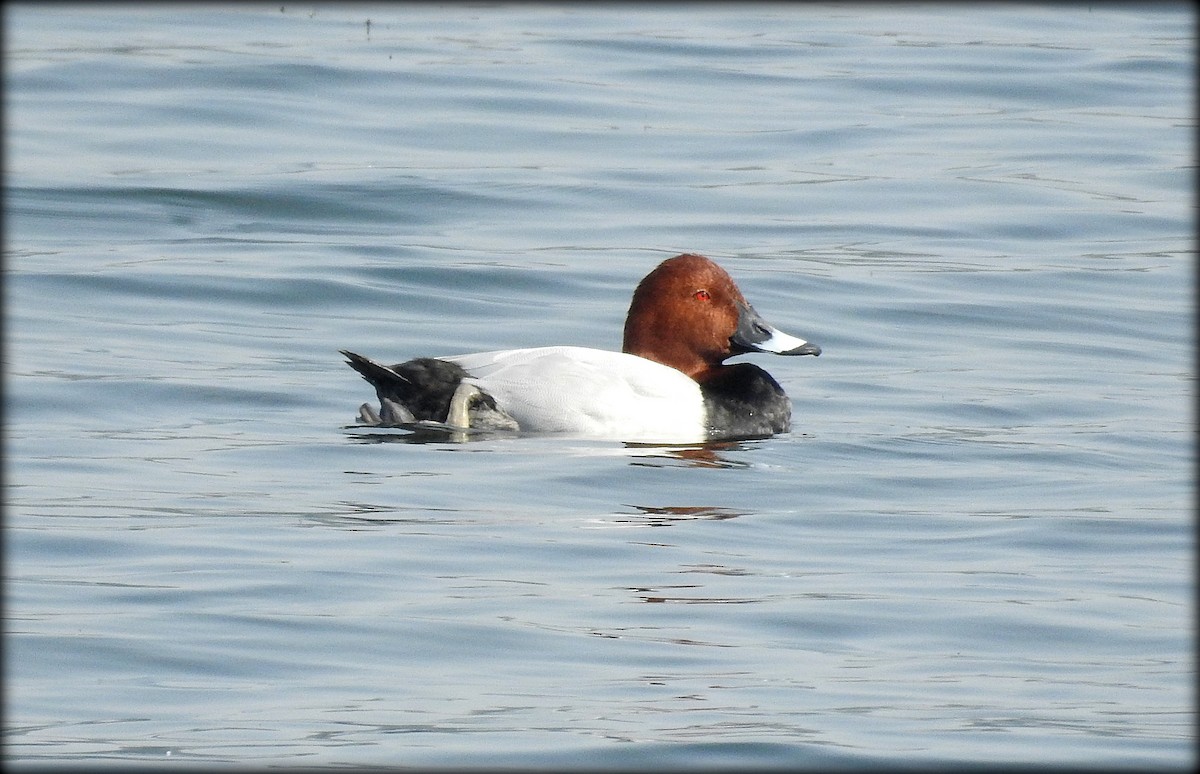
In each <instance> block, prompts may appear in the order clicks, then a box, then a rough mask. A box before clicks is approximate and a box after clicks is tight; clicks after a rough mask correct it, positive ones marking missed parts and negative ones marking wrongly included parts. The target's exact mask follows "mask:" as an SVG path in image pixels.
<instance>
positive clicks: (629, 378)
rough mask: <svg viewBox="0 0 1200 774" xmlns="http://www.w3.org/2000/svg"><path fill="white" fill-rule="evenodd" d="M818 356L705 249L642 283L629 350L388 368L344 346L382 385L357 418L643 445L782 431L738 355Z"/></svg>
mask: <svg viewBox="0 0 1200 774" xmlns="http://www.w3.org/2000/svg"><path fill="white" fill-rule="evenodd" d="M750 352H770V353H774V354H777V355H814V356H815V355H820V354H821V348H820V347H818V346H817V345H816V344H813V343H810V342H808V341H805V340H804V339H800V338H796V337H795V336H790V335H788V334H786V333H783V332H782V331H780V330H778V329H777V328H775V327H773V326H772V325H770V324H768V323H767V322H766V321H765V320H764V319H763V318H762V317H761V316H760V315H759V314H758V312H756V311H755V310H754V308H753V307H752V306H750V304H749V303H748V302H747V301H746V299H745V297H744V296H743V295H742V293H741V291H740V290H738V287H737V285H736V283H734V281H733V278H732V277H730V276H729V274H728V273H727V272H726V271H725V270H724V269H722V268H721V267H720V266H718V265H717V264H716V263H714V262H713V261H712V260H710V259H708V258H705V257H704V256H702V255H695V254H691V253H688V254H684V255H678V256H675V257H674V258H669V259H667V260H665V261H663V262H662V263H660V264H659V265H658V266H657V267H656V268H655V269H654V270H653V271H651V272H650V273H649V274H648V275H646V277H645V278H644V279H643V280H642V281H641V282H640V283H639V284H638V286H637V288H636V289H635V290H634V292H633V299H632V301H631V302H630V304H629V312H628V314H627V316H626V318H625V330H624V343H623V345H622V351H621V352H612V351H608V350H601V349H591V348H587V347H575V346H547V347H532V348H525V349H507V350H498V351H493V352H478V353H473V354H467V355H452V356H448V357H438V358H428V357H423V358H416V359H414V360H409V361H407V362H404V363H399V364H397V365H393V366H385V365H381V364H379V363H376V362H375V361H373V360H371V359H369V358H366V357H363V356H362V355H358V354H355V353H353V352H350V351H347V350H341V353H342V354H343V355H345V356H346V359H347V364H348V365H350V367H351V368H353V369H354V370H356V371H358V372H359V374H361V375H362V377H363V378H364V379H366V380H367V381H368V382H370V383H371V385H372V386H374V387H375V392H376V395H377V397H378V398H379V401H380V410H379V412H376V411H375V410H374V409H373V408H372V407H371V406H369V405H367V404H364V405H363V406H362V407H361V408H360V409H359V421H361V422H364V423H366V424H382V425H406V424H411V423H414V422H417V423H420V422H425V423H430V422H432V423H442V424H445V425H447V426H449V427H452V428H463V429H472V430H503V431H513V430H519V431H521V432H525V433H559V434H569V435H573V436H577V437H588V438H608V439H617V440H623V441H633V442H644V443H697V442H703V441H707V440H717V439H728V438H761V437H766V436H769V435H773V434H776V433H781V432H785V431H787V430H788V428H789V427H790V424H791V416H792V405H791V401H790V400H789V399H788V397H787V394H786V393H785V392H784V391H783V388H782V387H780V386H779V383H778V382H776V381H775V379H774V378H772V377H771V375H770V374H768V373H767V372H766V371H764V370H763V369H762V368H759V367H758V366H756V365H754V364H753V363H735V364H731V365H726V364H725V361H726V360H727V359H729V358H731V357H733V356H735V355H742V354H746V353H750Z"/></svg>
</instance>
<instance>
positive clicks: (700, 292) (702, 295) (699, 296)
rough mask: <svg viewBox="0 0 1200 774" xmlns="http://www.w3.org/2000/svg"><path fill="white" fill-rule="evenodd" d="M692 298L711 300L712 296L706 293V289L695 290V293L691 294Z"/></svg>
mask: <svg viewBox="0 0 1200 774" xmlns="http://www.w3.org/2000/svg"><path fill="white" fill-rule="evenodd" d="M692 298H694V299H696V300H697V301H711V300H712V296H710V295H709V294H708V291H707V290H697V291H696V292H695V293H693V294H692Z"/></svg>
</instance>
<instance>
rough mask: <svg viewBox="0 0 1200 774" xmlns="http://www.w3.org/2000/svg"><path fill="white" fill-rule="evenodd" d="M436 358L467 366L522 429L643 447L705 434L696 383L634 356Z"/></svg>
mask: <svg viewBox="0 0 1200 774" xmlns="http://www.w3.org/2000/svg"><path fill="white" fill-rule="evenodd" d="M442 359H444V360H448V361H450V362H452V363H456V364H458V365H459V366H461V367H462V368H463V369H465V370H466V371H467V372H468V373H469V374H470V375H471V377H470V378H469V379H468V380H467V381H470V382H472V383H474V384H476V385H478V386H479V387H480V388H481V389H483V390H484V391H486V392H488V393H489V394H491V395H492V396H493V397H494V398H495V399H496V402H497V404H498V405H499V406H501V407H503V408H504V410H505V411H507V412H508V413H509V414H510V415H512V417H513V418H514V419H516V421H517V423H518V424H519V425H520V427H521V429H522V430H523V431H526V432H534V433H567V434H572V435H586V436H588V437H593V438H614V439H619V440H625V441H644V442H648V443H654V442H658V443H694V442H699V441H703V440H705V438H706V437H707V433H706V427H705V424H706V423H705V409H704V400H703V397H702V396H701V393H700V387H699V385H698V384H696V382H695V381H694V380H692V379H691V378H690V377H688V376H687V375H685V374H684V373H682V372H680V371H677V370H676V369H674V368H671V367H670V366H665V365H662V364H661V363H655V362H653V361H651V360H647V359H645V358H642V357H638V356H637V355H629V354H625V353H623V352H608V351H605V350H599V349H589V348H585V347H534V348H530V349H513V350H503V351H497V352H478V353H474V354H470V355H457V356H453V357H446V358H442Z"/></svg>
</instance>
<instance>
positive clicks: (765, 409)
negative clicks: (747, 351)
mask: <svg viewBox="0 0 1200 774" xmlns="http://www.w3.org/2000/svg"><path fill="white" fill-rule="evenodd" d="M700 392H701V394H702V395H703V396H704V408H705V411H706V413H707V416H708V434H709V437H710V438H714V439H717V438H765V437H767V436H769V435H774V434H776V433H782V432H785V431H787V429H788V428H789V427H791V424H792V402H791V401H790V400H789V399H788V396H787V393H785V392H784V391H783V388H782V387H780V386H779V383H778V382H776V381H775V379H774V378H772V376H771V375H770V374H769V373H767V372H766V371H764V370H763V369H761V368H759V367H758V366H756V365H754V364H753V363H737V364H735V365H730V366H725V367H723V368H721V369H718V372H717V375H716V376H714V377H712V378H709V379H706V380H705V381H703V382H701V383H700Z"/></svg>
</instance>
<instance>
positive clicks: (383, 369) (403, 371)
mask: <svg viewBox="0 0 1200 774" xmlns="http://www.w3.org/2000/svg"><path fill="white" fill-rule="evenodd" d="M338 351H339V352H341V353H342V354H343V355H345V356H346V364H347V365H349V366H350V367H351V368H353V369H354V370H355V371H358V372H359V373H360V374H361V375H362V378H364V379H366V380H367V381H368V382H370V383H371V386H373V387H374V388H375V394H376V395H377V396H378V397H379V401H380V403H382V402H383V400H384V399H385V398H386V399H388V400H392V401H395V402H397V403H399V404H401V405H402V406H404V407H405V408H406V409H408V410H409V411H410V412H412V415H413V417H414V418H416V419H418V420H422V419H425V420H430V421H433V422H445V421H446V415H447V414H448V413H449V412H450V399H451V398H452V397H453V396H454V391H455V390H456V389H458V385H459V384H460V383H461V382H462V380H463V377H465V376H468V375H469V374H467V372H466V371H464V370H463V369H462V367H461V366H458V365H455V364H454V363H449V362H447V361H445V360H437V359H436V358H432V357H419V358H416V359H414V360H409V361H408V362H406V363H398V364H396V365H393V366H385V365H380V364H379V363H376V362H375V361H374V360H371V359H370V358H366V357H363V356H362V355H358V354H355V353H353V352H350V351H347V350H344V349H342V350H338Z"/></svg>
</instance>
